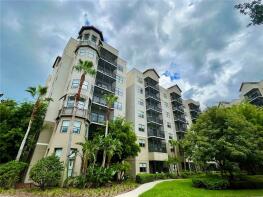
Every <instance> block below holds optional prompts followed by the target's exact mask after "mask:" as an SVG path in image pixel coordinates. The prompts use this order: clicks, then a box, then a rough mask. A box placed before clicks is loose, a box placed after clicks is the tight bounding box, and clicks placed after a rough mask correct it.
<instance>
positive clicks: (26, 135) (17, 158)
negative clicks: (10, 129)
mask: <svg viewBox="0 0 263 197" xmlns="http://www.w3.org/2000/svg"><path fill="white" fill-rule="evenodd" d="M32 122H33V121H32V120H31V119H30V120H29V124H28V127H27V131H26V134H25V136H24V138H23V140H22V143H21V145H20V147H19V150H18V153H17V156H16V161H19V160H20V157H21V155H22V152H23V149H24V146H25V144H26V140H27V137H28V134H29V131H30V129H31V126H32Z"/></svg>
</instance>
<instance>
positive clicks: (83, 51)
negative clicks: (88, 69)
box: [78, 48, 95, 58]
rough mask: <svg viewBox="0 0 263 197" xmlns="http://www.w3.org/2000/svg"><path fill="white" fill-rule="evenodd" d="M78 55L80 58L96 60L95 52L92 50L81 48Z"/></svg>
mask: <svg viewBox="0 0 263 197" xmlns="http://www.w3.org/2000/svg"><path fill="white" fill-rule="evenodd" d="M78 54H79V56H87V57H90V58H94V56H95V51H94V50H92V49H87V48H80V49H79V52H78Z"/></svg>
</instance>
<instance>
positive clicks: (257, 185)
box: [230, 175, 263, 189]
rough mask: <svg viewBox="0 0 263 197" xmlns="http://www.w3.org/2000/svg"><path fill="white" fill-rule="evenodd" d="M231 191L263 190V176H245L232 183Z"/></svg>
mask: <svg viewBox="0 0 263 197" xmlns="http://www.w3.org/2000/svg"><path fill="white" fill-rule="evenodd" d="M230 188H231V189H263V175H254V176H245V177H242V178H240V179H236V180H232V181H231V182H230Z"/></svg>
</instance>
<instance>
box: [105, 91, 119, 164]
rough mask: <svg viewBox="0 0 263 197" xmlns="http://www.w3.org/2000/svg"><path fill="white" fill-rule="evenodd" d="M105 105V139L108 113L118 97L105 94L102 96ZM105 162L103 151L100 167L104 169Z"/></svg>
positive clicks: (107, 127)
mask: <svg viewBox="0 0 263 197" xmlns="http://www.w3.org/2000/svg"><path fill="white" fill-rule="evenodd" d="M103 98H104V100H105V102H106V104H107V110H106V128H105V137H106V136H107V135H108V129H109V119H110V113H111V111H112V105H113V104H114V103H115V102H116V101H117V100H118V97H117V96H115V95H114V94H105V95H104V96H103ZM105 162H106V151H103V158H102V164H101V166H102V167H105Z"/></svg>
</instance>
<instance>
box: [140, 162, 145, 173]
mask: <svg viewBox="0 0 263 197" xmlns="http://www.w3.org/2000/svg"><path fill="white" fill-rule="evenodd" d="M139 168H140V172H147V164H146V163H140V164H139Z"/></svg>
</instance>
